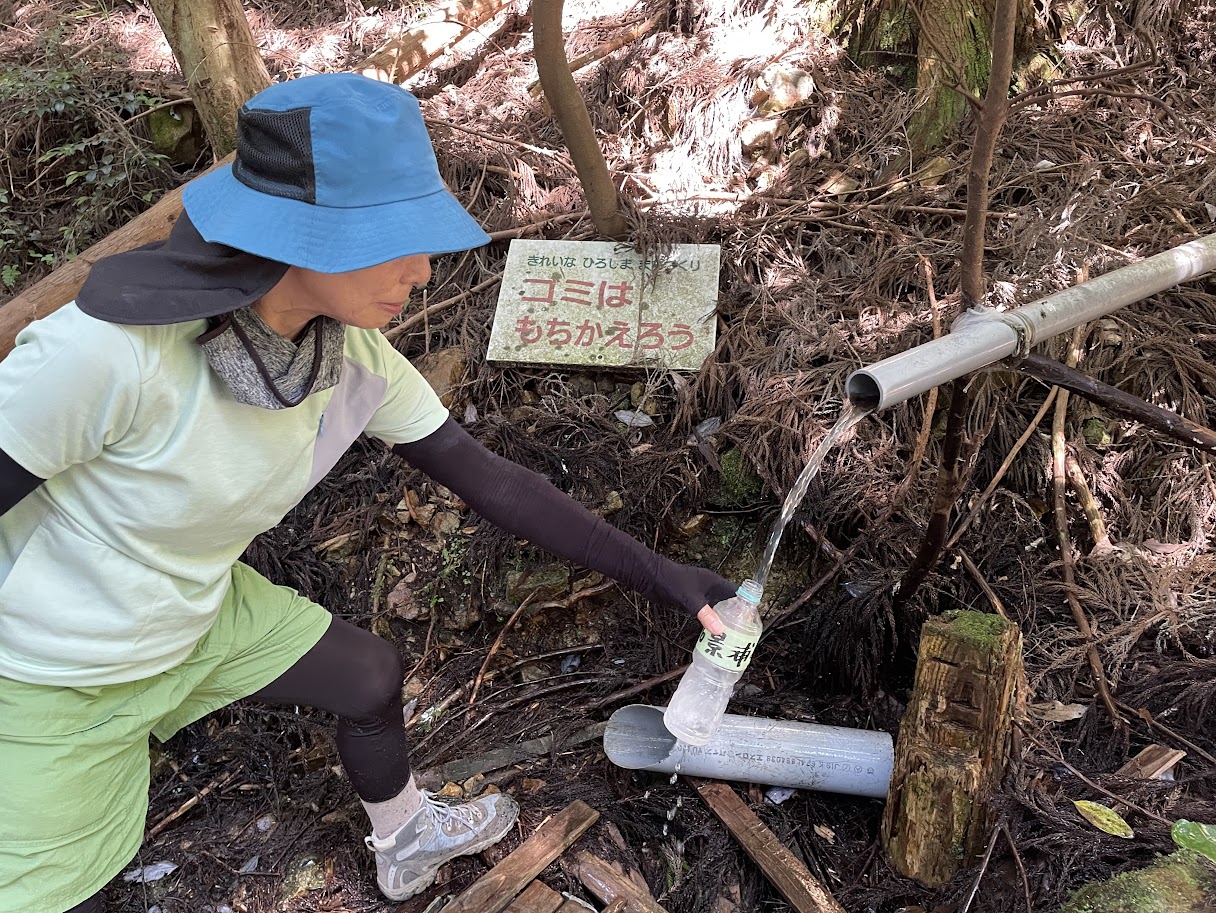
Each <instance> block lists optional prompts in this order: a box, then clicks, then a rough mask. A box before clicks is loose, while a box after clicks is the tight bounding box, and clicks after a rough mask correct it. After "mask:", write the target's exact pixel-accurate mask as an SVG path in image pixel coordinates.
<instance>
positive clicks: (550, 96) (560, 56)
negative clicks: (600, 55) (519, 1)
mask: <svg viewBox="0 0 1216 913" xmlns="http://www.w3.org/2000/svg"><path fill="white" fill-rule="evenodd" d="M563 5H564V3H563V0H534V2H533V4H532V35H533V39H534V41H535V44H536V72H537V75H538V76H539V77H540V85H541V88H542V89H543V90H544V93H545V98H546V99H547V100H548V102H549V106H550V107H551V108H552V109H553V116H554V118H555V119H556V120H557V126H558V127H559V128H560V129H561V131H562V138H563V139H564V140H565V141H566V148H567V149H569V150H570V158H572V159H573V160H574V168H575V171H577V172H578V179H579V183H581V184H582V185H583V193H585V194H586V195H587V208H588V209H590V210H591V219H592V221H593V222H595V228H596V231H598V232H599V233H600V234H601V235H602V236H603V237H605V238H623V237H625V234H626V233H627V232H628V229H629V227H628V225H626V223H625V217H624V216H622V215H621V211H620V208H619V206H618V199H617V192H616V187H615V186H614V185H613V183H612V176H611V175H609V173H608V164H607V163H606V162H605V161H604V152H603V150H602V149H600V144H599V140H597V139H596V136H595V128H594V127H593V126H592V124H591V115H589V114H588V113H587V103H586V102H585V101H584V100H583V96H582V93H581V92H579V89H578V86H577V85H576V84H575V82H574V77H573V76H571V75H570V63H569V61H568V60H567V59H566V46H565V39H564V38H563V37H562V7H563Z"/></svg>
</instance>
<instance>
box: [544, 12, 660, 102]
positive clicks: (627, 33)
mask: <svg viewBox="0 0 1216 913" xmlns="http://www.w3.org/2000/svg"><path fill="white" fill-rule="evenodd" d="M666 18H667V13H666V12H662V13H656V14H655V15H653V16H651V17H650V18H649V19H645V20H643V21H641V22H639V23H637V24H636V25H633V26H631V27H629V28H627V29H625V30H624V31H623V32H620V33H618V34H616V35H614V36H613V37H612V38H610V39H608V40H607V41H605V42H604V43H603V44H601V45H600V46H599V47H597V48H593V49H592V50H590V51H588V52H587V53H586V54H580V55H579V56H578V57H575V58H574V59H573V60H571V61H570V72H571V73H576V72H578V71H579V70H581V69H582V68H583V67H585V66H587V65H589V64H593V63H595V62H596V61H597V60H602V59H603V58H605V57H607V56H608V55H609V54H611V53H612V52H613V51H619V50H620V49H621V48H623V47H624V46H625V45H627V44H631V43H633V42H634V41H637V40H638V39H639V38H641V37H642V36H643V35H645V34H647V33H648V32H649V31H650V30H651V29H653V28H656V27H658V25H659V24H660V23H661V22H662V21H663V20H664V19H666ZM543 91H544V90H543V89H542V88H541V85H540V80H539V79H534V80H532V82H531V83H529V84H528V94H529V95H531V96H532V97H533V98H536V97H538V96H539V95H540V94H541V93H542V92H543Z"/></svg>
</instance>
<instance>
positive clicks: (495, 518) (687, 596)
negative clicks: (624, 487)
mask: <svg viewBox="0 0 1216 913" xmlns="http://www.w3.org/2000/svg"><path fill="white" fill-rule="evenodd" d="M393 452H394V453H396V454H398V455H399V456H401V457H402V458H403V459H405V460H406V461H407V462H408V463H409V464H410V465H411V466H415V467H417V468H418V469H421V470H422V471H423V472H425V473H426V474H427V475H428V476H430V477H431V478H432V479H434V480H435V481H436V482H439V483H440V484H441V485H445V486H447V487H448V488H450V489H451V490H452V491H453V492H455V493H456V494H457V495H459V496H460V497H461V499H463V500H464V501H465V503H467V504H468V505H469V506H470V507H472V508H473V509H474V510H475V511H477V513H479V514H480V515H481V516H483V517H485V518H486V519H487V520H489V521H490V522H491V523H493V524H495V525H496V526H500V527H502V528H503V529H505V530H507V531H508V532H510V533H513V534H514V535H516V536H519V537H520V538H522V539H527V540H528V541H529V542H531V543H533V544H534V545H538V546H540V547H541V548H543V549H546V550H547V551H550V552H552V553H553V554H555V555H558V556H560V557H562V558H567V559H569V560H571V561H574V562H576V563H578V564H580V565H582V566H583V567H587V568H590V569H591V570H593V571H599V572H600V573H601V574H604V575H606V576H608V577H611V578H612V579H613V580H615V581H617V582H618V583H620V584H622V585H623V586H626V587H629V588H630V589H632V590H636V591H637V592H638V593H641V594H642V595H643V596H645V597H647V598H648V599H656V600H661V601H664V602H670V603H674V604H676V605H679V606H682V607H683V608H684V609H686V610H687V611H689V612H691V613H692V614H693V615H695V614H696V613H697V612H699V611H700V610H701V608H702V607H703V606H705V605H713V604H715V603H717V602H720V601H721V600H723V599H726V598H727V597H729V596H731V595H733V594H734V592H735V587H734V586H733V585H732V584H731V583H730V582H729V581H727V580H725V579H724V578H722V577H719V576H718V575H717V574H715V573H714V572H713V571H710V570H706V569H705V568H700V567H692V566H690V565H684V564H677V563H676V562H674V561H671V560H669V559H667V558H664V557H662V556H661V555H658V554H656V553H655V552H652V551H651V550H650V549H648V548H646V546H644V545H642V544H641V543H640V542H638V541H637V540H636V539H634V538H633V537H632V536H629V535H627V534H626V533H623V532H621V531H620V530H618V529H616V528H615V527H614V526H612V525H611V524H610V523H608V522H606V521H605V520H603V519H602V518H601V517H597V516H596V515H595V514H593V513H591V511H589V510H587V509H586V508H585V507H583V506H582V505H581V504H579V503H578V502H577V501H575V500H574V499H573V498H571V497H570V496H569V495H566V494H564V493H563V492H561V491H559V490H558V489H557V488H555V487H554V486H553V485H552V484H551V483H550V482H549V481H548V480H547V479H545V478H544V477H543V476H541V475H539V474H537V473H535V472H532V471H531V470H530V469H525V468H524V467H523V466H520V465H519V464H518V463H513V462H512V461H510V460H507V459H504V458H503V457H500V456H498V455H497V454H494V453H491V452H490V451H489V450H487V449H486V448H485V447H483V446H482V445H481V444H480V443H478V442H477V441H476V440H474V439H473V438H472V437H471V436H470V435H469V434H468V433H467V432H466V431H465V430H464V429H463V428H461V427H460V426H459V425H457V424H456V422H454V421H453V420H452V419H451V418H449V419H448V420H447V421H446V422H445V423H444V424H443V425H442V426H441V427H440V428H439V430H438V431H436V432H434V433H433V434H431V435H428V436H427V437H425V438H423V439H422V440H420V441H416V442H415V443H413V444H398V445H396V446H395V447H393Z"/></svg>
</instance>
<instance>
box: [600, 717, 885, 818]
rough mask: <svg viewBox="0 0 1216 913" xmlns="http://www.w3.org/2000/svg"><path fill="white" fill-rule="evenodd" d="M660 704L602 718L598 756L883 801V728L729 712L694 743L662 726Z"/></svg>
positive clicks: (659, 769)
mask: <svg viewBox="0 0 1216 913" xmlns="http://www.w3.org/2000/svg"><path fill="white" fill-rule="evenodd" d="M663 709H664V708H662V707H650V706H647V705H646V704H631V705H629V706H628V707H622V708H621V709H620V710H618V711H617V712H616V713H614V714H612V716H611V717H610V718H609V719H608V728H607V729H606V730H604V753H605V754H607V755H608V759H609V760H610V761H612V763H613V764H616V765H617V766H618V767H624V768H627V769H629V770H650V771H655V772H656V773H665V774H669V773H675V772H676V766H677V765H679V772H680V773H682V774H688V775H689V776H693V777H710V778H712V779H716V780H739V781H742V782H744V783H762V784H764V785H766V786H788V787H793V788H795V789H817V790H822V791H823V792H830V793H845V794H847V795H851V796H870V797H872V798H875V799H885V798H886V795H887V787H888V786H889V785H890V783H891V770H892V768H893V766H894V764H895V747H894V745H893V744H892V741H891V736H890V735H888V734H887V733H885V732H870V731H867V730H864V729H845V728H842V727H840V726H819V725H816V724H814V723H788V722H784V721H781V720H767V719H758V718H755V717H749V716H737V715H736V714H733V713H728V714H726V715H725V716H723V717H722V725H721V726H719V727H718V731H717V733H716V734H715V735H714V738H713V741H711V742H710V743H709V744H708V745H704V746H702V747H700V748H695V747H693V746H691V745H686V744H684V743H683V742H679V741H678V740H677V739H676V737H675V736H673V735H672V734H671V733H670V732H668V731H667V729H666V727H664V725H663Z"/></svg>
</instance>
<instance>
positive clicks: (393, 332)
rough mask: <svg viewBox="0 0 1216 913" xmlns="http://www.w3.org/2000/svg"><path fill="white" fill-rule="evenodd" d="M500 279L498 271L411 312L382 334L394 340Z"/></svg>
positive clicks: (500, 275)
mask: <svg viewBox="0 0 1216 913" xmlns="http://www.w3.org/2000/svg"><path fill="white" fill-rule="evenodd" d="M501 281H502V273H498V274H497V275H494V276H491V277H490V278H489V279H486V280H485V281H484V282H479V283H477V284H476V285H475V286H473V287H472V288H471V289H466V290H465V291H463V292H461V293H460V294H459V295H453V296H452V297H451V298H445V299H443V301H436V302H435V303H434V304H428V305H427V306H426V307H424V308H423V309H422V310H421V311H419V312H418V313H417V314H411V315H410V316H409V317H407V318H406V319H405V320H403V321H401V322H400V323H399V324H397V325H396V326H395V327H392V328H390V329H387V330H385V331H384V335H385V337H386V338H387V339H388V340H389V341H390V342H391V341H392V340H394V339H396V338H397V337H398V336H400V335H401V334H402V333H406V332H408V331H409V330H410V329H412V328H413V327H416V326H418V324H420V323H423V322H425V321H426V320H429V319H430V318H431V317H433V316H434V315H435V314H437V313H439V312H440V311H442V310H446V309H447V308H450V307H451V306H452V305H454V304H459V303H460V302H461V301H464V300H465V299H466V298H471V297H473V296H474V295H476V294H477V293H478V292H484V291H485V290H486V289H488V288H490V287H491V286H493V285H497V284H498V283H499V282H501Z"/></svg>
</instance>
